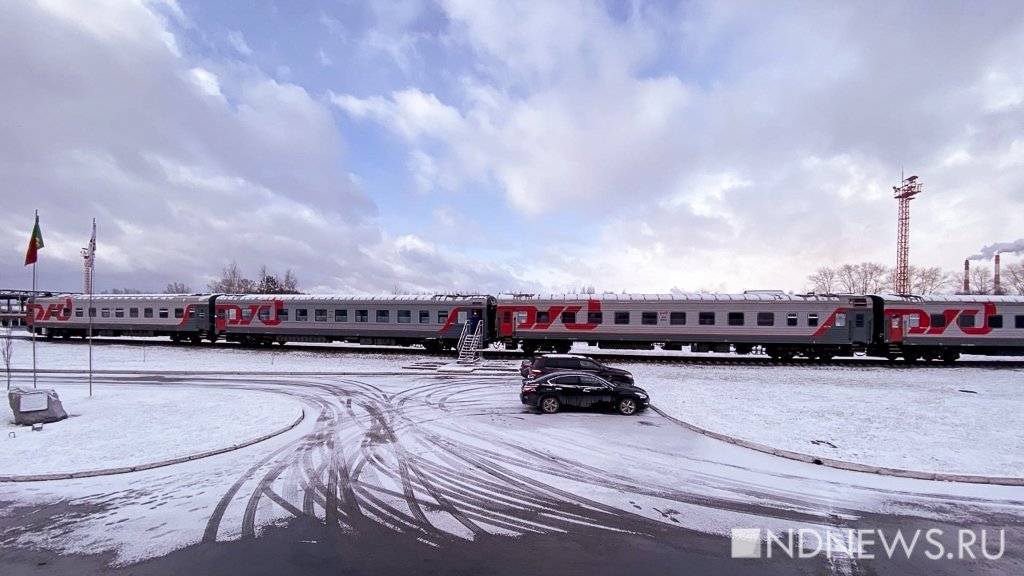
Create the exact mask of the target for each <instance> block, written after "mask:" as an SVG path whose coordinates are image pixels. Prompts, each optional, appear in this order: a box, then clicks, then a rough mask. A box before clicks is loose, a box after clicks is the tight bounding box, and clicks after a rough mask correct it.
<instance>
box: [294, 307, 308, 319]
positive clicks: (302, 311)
mask: <svg viewBox="0 0 1024 576" xmlns="http://www.w3.org/2000/svg"><path fill="white" fill-rule="evenodd" d="M295 321H296V322H309V309H308V308H296V309H295Z"/></svg>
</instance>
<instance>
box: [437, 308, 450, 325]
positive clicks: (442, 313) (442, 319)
mask: <svg viewBox="0 0 1024 576" xmlns="http://www.w3.org/2000/svg"><path fill="white" fill-rule="evenodd" d="M437 323H438V324H447V323H448V311H447V310H438V311H437Z"/></svg>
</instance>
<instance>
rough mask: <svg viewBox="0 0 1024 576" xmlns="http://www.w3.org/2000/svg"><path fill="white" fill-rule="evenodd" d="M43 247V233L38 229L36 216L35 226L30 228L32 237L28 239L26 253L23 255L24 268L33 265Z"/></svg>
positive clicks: (37, 217)
mask: <svg viewBox="0 0 1024 576" xmlns="http://www.w3.org/2000/svg"><path fill="white" fill-rule="evenodd" d="M42 247H43V232H42V231H41V230H40V229H39V214H36V225H35V227H34V228H32V237H31V238H29V239H28V252H26V253H25V266H28V265H29V264H35V263H36V260H38V259H39V253H38V252H39V249H40V248H42Z"/></svg>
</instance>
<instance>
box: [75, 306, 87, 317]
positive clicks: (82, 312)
mask: <svg viewBox="0 0 1024 576" xmlns="http://www.w3.org/2000/svg"><path fill="white" fill-rule="evenodd" d="M84 317H85V310H83V309H81V308H78V309H76V310H75V318H84Z"/></svg>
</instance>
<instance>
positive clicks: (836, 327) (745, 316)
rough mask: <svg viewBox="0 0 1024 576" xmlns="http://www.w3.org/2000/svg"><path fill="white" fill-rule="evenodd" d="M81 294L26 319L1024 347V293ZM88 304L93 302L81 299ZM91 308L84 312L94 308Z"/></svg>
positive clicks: (528, 337)
mask: <svg viewBox="0 0 1024 576" xmlns="http://www.w3.org/2000/svg"><path fill="white" fill-rule="evenodd" d="M89 302H90V301H89V297H88V296H83V295H78V294H76V295H60V296H53V297H46V298H36V300H35V302H33V303H30V304H29V306H28V308H29V316H30V317H29V324H30V328H31V329H32V330H34V331H35V332H36V333H39V334H44V335H46V336H48V337H72V336H77V337H84V336H86V335H87V334H88V331H89V329H90V328H89V327H90V324H91V329H92V332H93V334H96V335H100V336H115V337H116V336H165V337H170V338H171V339H172V340H175V341H191V342H200V341H204V340H206V341H210V342H215V341H217V340H228V341H232V342H240V343H243V344H247V345H267V344H272V343H278V344H284V343H286V342H353V343H360V344H372V345H398V346H409V345H422V346H424V347H425V348H427V349H428V350H430V351H440V350H445V349H450V348H453V347H455V346H456V344H457V343H458V342H460V336H461V335H462V334H463V330H464V329H465V328H466V327H467V325H472V326H473V327H479V334H480V339H479V342H480V345H481V346H486V345H492V344H500V345H504V347H505V348H506V349H517V348H521V349H522V350H523V352H525V353H527V354H533V353H534V352H537V351H556V352H566V351H568V350H569V349H570V347H571V346H572V344H573V343H574V342H586V343H589V344H591V345H596V346H599V347H602V348H613V349H651V348H654V347H655V346H660V347H661V348H663V349H665V350H681V349H682V348H684V347H689V348H690V350H692V351H694V352H729V351H735V352H737V353H739V354H750V353H753V352H763V353H765V354H768V355H770V356H772V357H774V358H779V359H791V358H793V357H796V356H801V357H806V358H813V359H819V360H827V359H830V358H832V357H835V356H851V355H856V354H866V355H869V356H878V357H884V358H890V359H895V358H900V357H902V358H903V359H905V360H908V361H914V360H919V359H929V360H935V359H940V360H944V361H953V360H956V359H957V358H958V357H959V356H960V355H961V354H965V353H974V354H987V355H993V354H1016V355H1024V297H1020V296H894V295H855V294H838V295H837V294H785V293H782V292H748V293H744V294H681V295H678V294H677V295H672V294H589V295H588V294H562V295H548V296H537V295H511V294H509V295H499V296H489V295H433V296H370V297H366V296H317V295H267V294H247V295H233V294H189V295H97V296H93V297H92V300H91V304H90V303H89ZM87 311H89V312H88V313H87ZM90 319H91V322H90Z"/></svg>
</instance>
